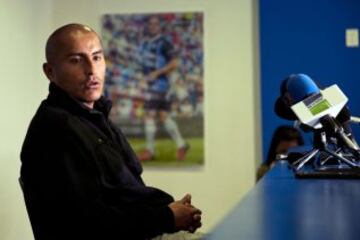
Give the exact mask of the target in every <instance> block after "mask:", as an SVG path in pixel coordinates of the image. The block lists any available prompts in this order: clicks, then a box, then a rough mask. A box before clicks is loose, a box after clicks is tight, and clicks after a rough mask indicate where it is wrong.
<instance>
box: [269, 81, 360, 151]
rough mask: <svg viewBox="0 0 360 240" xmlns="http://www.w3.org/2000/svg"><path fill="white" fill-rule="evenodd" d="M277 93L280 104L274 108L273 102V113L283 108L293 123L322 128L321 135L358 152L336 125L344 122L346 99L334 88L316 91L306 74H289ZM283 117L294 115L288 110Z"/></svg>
mask: <svg viewBox="0 0 360 240" xmlns="http://www.w3.org/2000/svg"><path fill="white" fill-rule="evenodd" d="M281 91H282V96H281V97H280V99H281V100H279V101H281V104H280V105H278V106H276V104H279V103H276V104H275V109H276V108H277V107H278V109H277V110H279V109H280V108H283V107H285V108H288V109H291V110H292V112H293V114H294V115H295V117H296V118H295V120H297V119H298V120H300V122H301V123H303V124H305V125H307V126H310V127H313V128H317V129H319V128H322V129H324V131H325V133H327V134H328V135H329V136H333V137H335V138H336V139H338V140H339V141H340V142H341V143H343V144H344V145H346V146H347V147H348V148H350V149H351V150H354V151H358V150H359V147H358V146H357V144H355V143H354V142H353V141H352V140H351V139H350V138H349V136H348V134H347V133H345V131H344V128H343V127H342V126H341V125H340V124H339V122H340V123H341V124H344V123H346V122H348V121H349V120H350V113H349V111H348V108H347V107H346V106H345V104H346V103H347V101H348V99H347V98H346V96H345V95H344V94H343V93H342V91H341V90H340V89H339V88H338V87H337V86H336V85H333V86H331V87H329V88H326V89H324V90H320V88H319V87H318V86H317V84H316V83H315V82H314V81H313V80H312V79H311V78H310V77H309V76H308V75H306V74H293V75H290V76H289V77H288V78H287V79H285V81H284V82H283V83H282V86H281ZM279 106H280V108H279ZM280 110H281V109H280ZM283 115H286V116H285V117H286V119H289V118H291V119H293V118H294V115H291V114H289V110H287V112H285V114H283ZM293 120H294V119H293ZM338 120H339V122H338ZM349 135H351V134H349Z"/></svg>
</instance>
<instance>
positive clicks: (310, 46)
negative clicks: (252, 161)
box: [259, 0, 360, 158]
mask: <svg viewBox="0 0 360 240" xmlns="http://www.w3.org/2000/svg"><path fill="white" fill-rule="evenodd" d="M259 11H260V12H259V17H260V53H261V56H260V63H261V98H262V99H261V103H262V129H263V149H264V152H263V155H264V158H265V156H266V153H267V151H268V147H269V144H270V140H271V136H272V134H273V131H274V130H275V128H276V127H277V126H278V125H280V124H292V122H289V121H286V120H282V119H280V118H279V117H277V116H276V115H275V113H274V111H273V105H274V102H275V100H276V98H277V97H278V95H279V86H280V83H281V81H282V80H283V79H284V78H285V77H286V76H288V75H289V74H292V73H306V74H308V75H310V76H311V77H312V78H313V79H314V80H316V81H318V82H319V83H320V84H321V85H322V86H323V87H326V86H330V85H332V84H334V83H336V84H338V85H339V87H340V88H341V89H342V90H343V91H344V93H345V94H346V95H347V96H348V98H349V106H350V110H351V112H352V113H353V115H358V116H360V87H359V86H360V48H347V47H346V46H345V30H346V29H347V28H360V1H358V0H315V1H314V0H301V1H286V0H260V1H259ZM354 129H355V132H356V134H357V135H358V136H359V134H360V130H359V129H357V130H356V127H355V128H354Z"/></svg>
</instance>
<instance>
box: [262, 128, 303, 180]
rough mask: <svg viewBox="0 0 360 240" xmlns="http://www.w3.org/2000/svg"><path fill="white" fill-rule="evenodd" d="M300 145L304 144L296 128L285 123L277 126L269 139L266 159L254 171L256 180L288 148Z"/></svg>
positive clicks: (284, 153)
mask: <svg viewBox="0 0 360 240" xmlns="http://www.w3.org/2000/svg"><path fill="white" fill-rule="evenodd" d="M301 145H304V140H303V137H302V136H301V133H300V131H299V130H298V129H296V128H294V127H291V126H286V125H281V126H279V127H278V128H277V129H276V130H275V132H274V134H273V137H272V139H271V144H270V149H269V152H268V155H267V159H266V161H265V162H264V163H262V164H261V165H260V167H259V168H258V170H257V172H256V181H259V180H260V178H261V177H262V176H264V175H265V174H266V172H267V171H269V170H270V169H271V167H272V166H274V165H275V162H276V161H277V160H279V159H281V158H282V155H286V154H287V152H288V150H289V149H290V148H294V147H297V146H301Z"/></svg>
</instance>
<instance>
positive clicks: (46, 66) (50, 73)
mask: <svg viewBox="0 0 360 240" xmlns="http://www.w3.org/2000/svg"><path fill="white" fill-rule="evenodd" d="M43 71H44V73H45V75H46V77H47V78H48V79H49V80H50V81H52V80H53V79H54V69H53V67H52V66H51V65H50V64H49V63H44V64H43Z"/></svg>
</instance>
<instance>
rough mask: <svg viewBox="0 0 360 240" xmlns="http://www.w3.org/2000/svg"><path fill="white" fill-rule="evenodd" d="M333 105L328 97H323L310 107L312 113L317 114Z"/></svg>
mask: <svg viewBox="0 0 360 240" xmlns="http://www.w3.org/2000/svg"><path fill="white" fill-rule="evenodd" d="M330 107H331V105H330V103H329V102H328V101H327V100H326V99H322V100H321V101H319V102H317V103H316V104H314V105H312V106H311V108H309V109H310V112H311V113H312V115H314V116H315V115H317V114H319V113H321V112H323V111H325V110H326V109H329V108H330Z"/></svg>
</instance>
